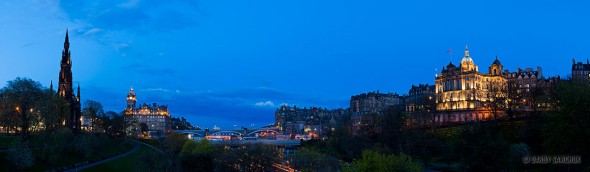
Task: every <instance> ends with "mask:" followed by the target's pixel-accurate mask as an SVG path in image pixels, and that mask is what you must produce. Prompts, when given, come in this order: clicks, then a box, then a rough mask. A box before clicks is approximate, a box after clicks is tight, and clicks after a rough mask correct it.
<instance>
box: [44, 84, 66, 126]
mask: <svg viewBox="0 0 590 172" xmlns="http://www.w3.org/2000/svg"><path fill="white" fill-rule="evenodd" d="M44 97H45V99H44V100H42V101H41V109H40V110H41V119H42V121H43V123H44V124H45V129H46V130H50V131H53V130H54V129H55V128H56V127H58V126H60V125H63V123H64V122H65V121H66V120H67V118H68V114H70V109H69V107H68V105H67V102H66V101H65V100H64V99H62V98H61V97H59V96H58V95H57V94H56V93H54V92H52V91H51V90H46V91H45V92H44Z"/></svg>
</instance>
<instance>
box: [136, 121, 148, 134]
mask: <svg viewBox="0 0 590 172" xmlns="http://www.w3.org/2000/svg"><path fill="white" fill-rule="evenodd" d="M139 130H141V133H142V134H143V132H146V131H149V130H150V129H149V127H148V125H147V124H146V123H145V122H142V123H139Z"/></svg>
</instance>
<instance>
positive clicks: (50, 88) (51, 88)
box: [49, 80, 53, 93]
mask: <svg viewBox="0 0 590 172" xmlns="http://www.w3.org/2000/svg"><path fill="white" fill-rule="evenodd" d="M49 91H51V93H53V80H51V83H50V84H49Z"/></svg>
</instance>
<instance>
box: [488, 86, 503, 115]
mask: <svg viewBox="0 0 590 172" xmlns="http://www.w3.org/2000/svg"><path fill="white" fill-rule="evenodd" d="M506 87H507V86H506V84H503V83H501V82H495V81H492V82H489V84H488V86H487V102H486V107H487V109H488V110H489V111H490V112H491V113H492V116H493V117H494V120H497V119H499V118H500V115H501V113H502V112H504V110H505V108H506V101H507V95H506V91H507V89H506Z"/></svg>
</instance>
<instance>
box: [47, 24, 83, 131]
mask: <svg viewBox="0 0 590 172" xmlns="http://www.w3.org/2000/svg"><path fill="white" fill-rule="evenodd" d="M70 55H71V53H70V41H69V38H68V31H67V30H66V40H65V42H64V49H63V51H62V52H61V69H60V71H59V85H58V89H57V93H58V95H59V97H61V98H63V99H64V100H65V101H66V102H67V105H68V106H69V109H70V115H69V118H68V120H67V121H65V123H66V125H67V126H68V127H70V128H71V129H73V130H74V131H79V130H80V127H81V121H80V118H81V117H82V113H81V109H80V108H81V107H80V84H78V95H77V96H76V95H74V88H73V87H72V83H73V79H72V58H71V56H70ZM51 87H53V86H51Z"/></svg>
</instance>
